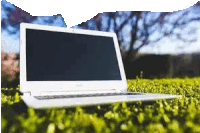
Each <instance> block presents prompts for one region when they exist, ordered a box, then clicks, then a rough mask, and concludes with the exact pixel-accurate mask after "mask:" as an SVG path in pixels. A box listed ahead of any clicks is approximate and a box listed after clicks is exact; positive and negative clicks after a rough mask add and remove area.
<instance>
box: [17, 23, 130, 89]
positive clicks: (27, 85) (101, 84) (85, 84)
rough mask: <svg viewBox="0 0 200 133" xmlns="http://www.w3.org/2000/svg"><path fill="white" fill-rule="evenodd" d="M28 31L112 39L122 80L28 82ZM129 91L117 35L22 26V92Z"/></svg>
mask: <svg viewBox="0 0 200 133" xmlns="http://www.w3.org/2000/svg"><path fill="white" fill-rule="evenodd" d="M26 29H37V30H46V31H56V32H65V33H76V34H86V35H94V36H106V37H112V38H113V41H114V45H115V51H116V56H117V60H118V65H119V69H120V74H121V79H122V80H115V81H113V80H103V81H27V80H26V79H27V77H26ZM126 89H127V83H126V76H125V72H124V66H123V63H122V58H121V53H120V49H119V45H118V40H117V36H116V34H115V33H109V32H102V31H91V30H83V29H67V28H63V27H56V26H45V25H38V24H28V23H21V24H20V91H21V92H44V91H47V92H54V91H55V92H60V91H61V92H63V91H95V90H98V91H99V90H117V91H118V90H119V91H123V90H126Z"/></svg>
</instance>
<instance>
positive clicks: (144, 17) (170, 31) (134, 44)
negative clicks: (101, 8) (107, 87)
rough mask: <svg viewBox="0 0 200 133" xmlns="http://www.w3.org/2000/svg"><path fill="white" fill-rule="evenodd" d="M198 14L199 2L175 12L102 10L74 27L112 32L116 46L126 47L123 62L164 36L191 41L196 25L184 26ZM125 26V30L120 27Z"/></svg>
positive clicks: (199, 9)
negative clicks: (115, 35) (102, 11)
mask: <svg viewBox="0 0 200 133" xmlns="http://www.w3.org/2000/svg"><path fill="white" fill-rule="evenodd" d="M199 14H200V2H198V3H197V4H195V5H194V6H192V7H190V8H188V9H185V10H182V11H176V12H144V11H127V12H122V11H120V12H106V13H101V14H98V15H97V16H95V17H94V18H92V19H91V20H89V21H86V22H84V23H82V24H80V25H78V28H85V29H91V30H100V31H111V32H115V33H116V34H117V36H118V41H119V45H120V47H121V48H122V47H123V45H124V44H125V45H126V46H128V47H129V48H128V51H127V52H126V54H125V56H124V57H123V60H124V63H125V62H129V61H130V60H131V59H132V58H133V57H134V56H135V55H136V54H137V53H138V51H139V50H140V49H141V48H142V47H144V46H145V45H151V44H155V43H158V42H159V41H161V40H162V39H164V38H171V39H173V38H174V39H176V40H181V41H182V42H186V43H189V44H190V43H192V42H195V41H196V38H195V37H192V38H191V34H195V33H196V32H195V30H196V28H195V27H192V28H191V27H190V28H189V29H188V25H189V24H191V23H193V22H198V23H199V22H200V15H199ZM127 27H128V28H127ZM125 28H126V29H129V30H124V29H125ZM186 29H187V30H186ZM186 31H187V32H186ZM126 32H128V33H126ZM127 34H128V37H127ZM155 34H157V35H155ZM152 36H154V37H152ZM188 36H189V37H188ZM126 40H129V41H126Z"/></svg>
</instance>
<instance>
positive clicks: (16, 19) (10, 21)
mask: <svg viewBox="0 0 200 133" xmlns="http://www.w3.org/2000/svg"><path fill="white" fill-rule="evenodd" d="M1 11H2V12H4V14H3V15H4V17H2V18H1V28H2V30H6V31H8V33H9V34H16V33H18V32H19V26H20V23H21V22H25V23H32V22H34V21H36V20H37V19H38V18H40V20H41V21H42V22H41V24H48V25H51V24H53V23H54V21H55V20H56V19H57V18H58V17H61V18H62V16H61V15H60V14H58V15H54V16H32V15H30V13H28V12H26V11H24V10H22V9H21V8H19V7H16V6H14V5H12V4H9V3H8V2H6V1H5V0H2V1H1ZM62 19H63V18H62ZM60 26H66V24H65V22H64V19H63V23H62V24H61V25H60Z"/></svg>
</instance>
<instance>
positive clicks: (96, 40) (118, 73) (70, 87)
mask: <svg viewBox="0 0 200 133" xmlns="http://www.w3.org/2000/svg"><path fill="white" fill-rule="evenodd" d="M20 91H21V92H22V93H23V96H22V98H23V100H24V102H25V103H26V105H27V106H29V107H33V108H38V109H42V108H52V107H53V108H55V107H71V106H77V105H97V104H105V103H114V102H134V101H150V100H156V99H172V98H175V97H179V96H177V95H168V94H146V93H136V92H127V82H126V76H125V72H124V67H123V63H122V58H121V54H120V49H119V45H118V41H117V36H116V34H115V33H108V32H101V31H91V30H80V29H67V28H62V27H54V26H44V25H36V24H27V23H21V24H20Z"/></svg>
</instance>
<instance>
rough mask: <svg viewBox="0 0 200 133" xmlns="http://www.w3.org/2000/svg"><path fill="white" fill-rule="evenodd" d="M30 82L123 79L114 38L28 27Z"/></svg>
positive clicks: (27, 50)
mask: <svg viewBox="0 0 200 133" xmlns="http://www.w3.org/2000/svg"><path fill="white" fill-rule="evenodd" d="M26 68H27V81H88V80H89V81H91V80H121V75H120V70H119V66H118V60H117V56H116V52H115V46H114V40H113V37H105V36H94V35H85V34H74V33H64V32H54V31H44V30H33V29H26Z"/></svg>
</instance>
